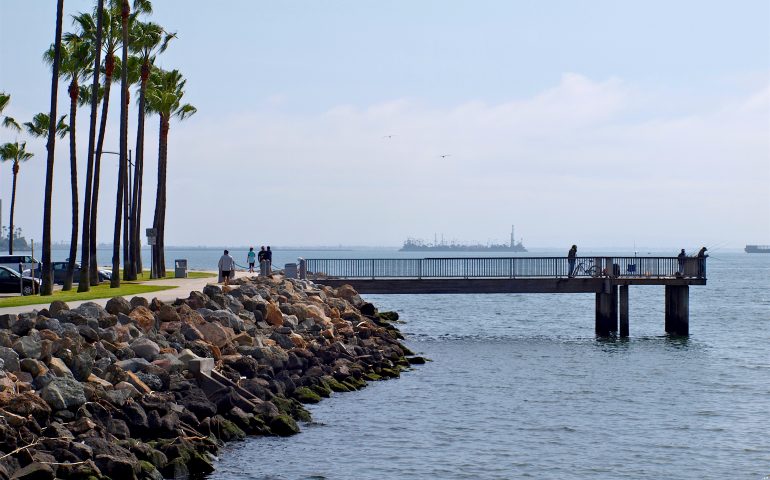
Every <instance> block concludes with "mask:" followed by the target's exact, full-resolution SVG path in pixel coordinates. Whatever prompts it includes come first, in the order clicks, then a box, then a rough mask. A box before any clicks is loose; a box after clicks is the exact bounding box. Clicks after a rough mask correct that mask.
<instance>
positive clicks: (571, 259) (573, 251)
mask: <svg viewBox="0 0 770 480" xmlns="http://www.w3.org/2000/svg"><path fill="white" fill-rule="evenodd" d="M576 258H577V245H572V248H570V249H569V253H567V263H569V273H568V274H567V276H568V277H569V278H572V277H574V276H575V260H576Z"/></svg>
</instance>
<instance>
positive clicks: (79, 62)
mask: <svg viewBox="0 0 770 480" xmlns="http://www.w3.org/2000/svg"><path fill="white" fill-rule="evenodd" d="M92 55H93V53H92V49H91V45H90V44H89V42H88V41H87V40H86V38H85V37H82V36H80V35H77V34H73V33H67V34H65V35H64V36H63V45H62V49H61V60H60V62H61V64H60V69H61V74H62V76H63V77H64V78H65V79H68V80H69V81H70V84H69V88H68V92H69V96H70V125H71V126H70V132H69V136H70V138H69V140H70V141H69V144H70V183H71V186H72V187H71V191H72V231H71V235H70V254H69V259H68V261H67V270H66V272H65V276H64V286H63V287H62V290H65V291H67V290H72V280H73V278H72V277H73V275H74V273H75V260H76V257H77V254H78V164H77V141H76V137H75V126H76V124H77V109H78V103H79V101H78V98H79V96H80V86H79V81H80V80H81V79H84V78H85V77H86V76H87V75H88V73H89V72H90V63H91V57H92ZM44 58H45V60H46V62H48V63H52V62H53V48H50V49H48V51H47V52H46V53H45V56H44Z"/></svg>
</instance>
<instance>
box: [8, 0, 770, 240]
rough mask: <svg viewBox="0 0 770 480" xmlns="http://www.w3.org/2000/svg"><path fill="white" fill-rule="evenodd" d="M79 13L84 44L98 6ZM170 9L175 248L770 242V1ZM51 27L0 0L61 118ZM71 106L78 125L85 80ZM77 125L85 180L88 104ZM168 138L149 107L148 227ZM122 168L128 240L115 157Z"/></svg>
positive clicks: (63, 107) (61, 161)
mask: <svg viewBox="0 0 770 480" xmlns="http://www.w3.org/2000/svg"><path fill="white" fill-rule="evenodd" d="M64 3H65V9H66V13H67V18H66V20H65V27H64V28H65V31H68V30H71V29H72V27H71V21H70V18H69V17H70V16H71V15H72V14H74V13H76V12H79V11H86V10H89V9H90V8H92V5H93V4H94V3H95V2H93V1H86V0H65V2H64ZM153 3H154V7H155V14H154V15H153V17H152V19H153V20H154V21H156V22H158V23H160V24H162V25H163V26H165V27H166V28H167V29H168V30H171V31H176V32H178V35H179V39H178V40H176V41H174V42H173V44H172V45H171V46H170V47H169V50H168V51H167V53H166V54H164V55H163V56H162V57H161V58H160V59H159V63H160V65H161V66H163V67H164V68H178V69H179V70H181V71H182V72H183V73H184V75H185V76H186V77H187V79H188V82H187V97H186V100H187V101H189V102H191V103H192V104H194V105H195V106H196V107H197V108H198V114H197V115H195V116H193V117H192V118H191V119H189V120H187V121H185V122H181V123H174V124H172V126H171V133H170V146H169V198H168V217H167V222H166V223H167V237H166V243H167V244H176V245H205V244H213V245H227V244H230V245H233V244H238V245H243V244H264V243H271V244H275V245H339V244H344V245H399V244H400V243H401V242H402V241H403V240H404V239H405V238H406V237H408V236H412V237H418V238H425V239H432V238H433V235H434V233H438V234H441V233H443V234H444V235H445V238H447V239H457V240H464V241H481V242H486V241H488V240H500V241H502V240H507V237H508V234H509V231H510V226H511V224H515V225H516V230H517V237H520V236H521V237H523V238H524V243H525V244H526V245H527V246H529V247H551V246H558V247H561V246H564V245H566V246H569V245H570V244H572V243H577V244H580V245H593V246H600V245H614V246H629V247H630V246H631V245H633V243H634V242H635V243H636V244H637V245H645V246H671V247H678V246H683V247H686V248H691V247H695V246H697V245H699V244H707V245H711V246H714V245H720V246H721V245H726V246H729V247H742V246H743V245H744V244H746V243H770V2H767V1H766V0H756V1H750V0H742V1H737V2H727V1H719V2H717V1H703V0H692V1H684V0H682V1H676V2H671V1H645V2H619V1H615V0H611V1H610V0H607V1H544V2H524V1H509V0H500V1H448V0H440V1H414V0H404V1H376V2H375V1H363V0H355V1H353V0H351V1H304V2H299V1H283V2H266V1H252V0H240V1H236V0H229V1H227V2H190V1H184V0H155V1H154V2H153ZM54 23H55V2H54V1H53V0H50V1H44V0H34V1H30V0H0V90H3V91H6V92H8V93H10V94H11V95H12V102H11V106H10V107H9V109H8V110H7V113H8V114H10V115H12V116H15V117H17V118H18V119H21V120H27V119H28V117H31V116H32V114H34V113H35V112H38V111H44V110H47V108H48V103H49V94H50V92H49V90H50V80H51V79H50V70H49V67H47V66H46V65H44V64H43V63H42V61H41V54H42V52H43V51H44V50H45V48H46V47H47V46H48V45H49V44H50V43H51V42H52V41H53V36H54V30H53V29H54ZM113 93H114V95H113V104H112V105H113V106H114V107H117V103H118V98H119V92H118V91H117V89H116V90H115V91H114V92H113ZM60 99H61V102H60V107H59V108H60V111H61V113H66V112H67V101H68V99H67V98H66V85H62V86H61V87H60ZM117 118H118V115H117V111H116V110H115V109H112V110H111V124H110V130H109V131H108V139H107V142H106V143H107V148H108V149H110V150H117V149H118V128H117ZM130 118H131V128H132V129H133V127H134V126H135V122H136V117H135V112H134V111H132V112H131V117H130ZM78 129H79V133H80V136H79V138H80V140H81V142H80V148H79V153H80V173H81V178H80V188H81V191H82V188H83V186H84V183H85V178H84V175H83V172H84V170H85V152H86V148H87V147H86V144H87V131H88V109H82V110H80V111H79V122H78ZM157 129H158V119H157V117H150V118H149V119H148V139H147V149H146V153H145V156H146V158H147V160H146V170H147V176H146V178H145V192H146V196H145V212H147V214H146V215H145V217H144V219H143V224H145V225H144V226H150V224H151V221H152V217H151V211H152V208H153V205H154V195H155V182H156V175H155V171H154V169H155V168H156V164H157V162H156V160H157ZM385 135H394V136H393V137H392V138H389V139H388V138H383V136H385ZM131 137H133V134H131ZM15 138H16V135H15V134H13V133H12V132H10V131H7V130H3V131H0V141H3V142H4V141H8V140H14V139H15ZM19 138H20V139H24V136H20V137H19ZM130 142H131V143H133V142H134V140H133V139H132V140H131V141H130ZM57 145H59V148H57V157H56V162H57V163H56V165H57V166H56V177H55V192H54V195H55V204H56V205H55V209H54V230H53V237H54V239H55V240H63V239H67V238H69V228H70V227H69V225H70V193H69V188H70V187H69V180H68V179H69V156H68V151H67V142H66V140H65V141H58V142H57ZM29 147H30V149H31V150H32V151H33V152H34V153H35V154H36V156H35V158H34V159H33V160H31V161H30V162H29V163H28V164H25V165H23V166H22V168H21V173H20V177H19V186H18V201H17V210H16V217H17V221H16V223H17V224H18V225H20V226H21V227H22V228H23V229H24V232H25V233H26V234H27V235H28V237H29V236H31V237H33V238H35V239H36V240H37V239H40V236H41V231H42V202H43V188H44V177H45V174H44V172H45V168H44V164H45V148H44V144H43V142H41V141H35V140H29ZM132 148H133V147H132ZM447 154H448V155H451V156H449V157H446V158H441V157H440V155H447ZM103 164H104V170H103V171H104V173H105V174H104V176H103V177H102V190H101V192H102V194H101V202H100V207H99V208H100V212H101V220H100V230H99V236H100V240H101V241H111V238H112V222H113V220H114V218H113V215H114V197H115V194H114V189H115V173H116V169H117V168H116V167H117V157H116V156H105V157H104V160H103ZM0 168H1V169H2V170H0V196H1V197H2V199H3V213H2V216H3V223H4V224H6V225H7V223H8V207H9V205H10V185H11V168H10V165H3V166H2V167H0ZM81 199H82V193H81Z"/></svg>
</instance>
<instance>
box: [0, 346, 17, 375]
mask: <svg viewBox="0 0 770 480" xmlns="http://www.w3.org/2000/svg"><path fill="white" fill-rule="evenodd" d="M0 360H2V361H3V362H4V363H5V370H6V371H7V372H18V371H19V354H18V353H16V352H15V351H14V350H13V349H11V348H8V347H0Z"/></svg>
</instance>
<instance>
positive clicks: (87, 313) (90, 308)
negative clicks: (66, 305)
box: [72, 302, 110, 320]
mask: <svg viewBox="0 0 770 480" xmlns="http://www.w3.org/2000/svg"><path fill="white" fill-rule="evenodd" d="M72 311H73V312H75V313H78V314H80V315H82V316H84V317H86V318H93V319H95V320H102V319H105V318H107V317H108V316H109V315H110V314H109V313H108V312H107V310H105V309H104V307H102V306H101V305H99V304H98V303H94V302H86V303H83V304H81V305H79V306H77V307H75V308H73V309H72Z"/></svg>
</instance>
